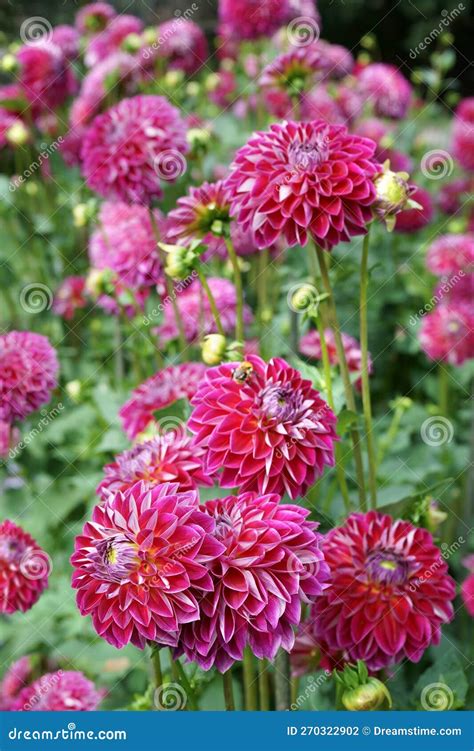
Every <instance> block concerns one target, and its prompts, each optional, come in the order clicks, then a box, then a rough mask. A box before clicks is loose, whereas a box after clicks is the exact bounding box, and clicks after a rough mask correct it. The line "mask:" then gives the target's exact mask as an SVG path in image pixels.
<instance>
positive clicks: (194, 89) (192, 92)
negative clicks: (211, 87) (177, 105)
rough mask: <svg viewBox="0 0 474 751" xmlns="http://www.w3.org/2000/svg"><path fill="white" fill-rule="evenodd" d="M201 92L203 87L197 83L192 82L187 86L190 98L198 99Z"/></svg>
mask: <svg viewBox="0 0 474 751" xmlns="http://www.w3.org/2000/svg"><path fill="white" fill-rule="evenodd" d="M200 91H201V87H200V86H199V84H198V82H197V81H190V82H189V83H188V84H187V86H186V94H187V95H188V96H193V97H197V96H199V92H200Z"/></svg>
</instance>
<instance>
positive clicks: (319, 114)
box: [300, 84, 347, 124]
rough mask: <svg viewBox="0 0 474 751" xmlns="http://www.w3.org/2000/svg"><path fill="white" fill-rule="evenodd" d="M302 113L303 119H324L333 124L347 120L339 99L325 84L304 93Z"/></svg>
mask: <svg viewBox="0 0 474 751" xmlns="http://www.w3.org/2000/svg"><path fill="white" fill-rule="evenodd" d="M300 114H301V118H300V119H301V120H324V121H325V122H327V123H331V124H333V123H335V124H337V123H344V122H346V120H347V118H346V117H345V115H344V113H343V112H342V110H341V108H340V107H339V105H338V103H337V101H336V100H335V99H334V97H332V96H331V95H330V93H329V91H328V88H327V86H324V85H323V84H320V85H319V86H316V88H315V89H313V90H312V91H310V92H308V93H307V94H304V95H303V97H302V98H301V106H300Z"/></svg>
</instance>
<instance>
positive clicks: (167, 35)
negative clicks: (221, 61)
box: [158, 18, 209, 76]
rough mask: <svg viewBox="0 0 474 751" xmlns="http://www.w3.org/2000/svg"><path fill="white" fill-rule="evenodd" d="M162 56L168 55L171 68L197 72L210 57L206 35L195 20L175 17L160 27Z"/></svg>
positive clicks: (188, 73) (190, 73)
mask: <svg viewBox="0 0 474 751" xmlns="http://www.w3.org/2000/svg"><path fill="white" fill-rule="evenodd" d="M158 40H159V41H160V40H161V43H160V44H159V54H160V57H162V56H163V57H166V58H167V60H168V62H169V66H170V68H177V69H178V70H182V71H184V73H186V74H187V75H188V76H191V75H193V74H194V73H197V71H198V70H199V69H200V68H201V67H202V66H203V65H204V63H205V62H206V60H207V59H208V57H209V47H208V44H207V39H206V35H205V34H204V32H203V31H202V29H201V28H200V27H199V26H198V25H197V24H196V23H194V22H193V21H188V20H186V19H184V18H177V19H176V18H175V19H172V20H170V21H165V23H162V24H161V25H160V26H159V27H158Z"/></svg>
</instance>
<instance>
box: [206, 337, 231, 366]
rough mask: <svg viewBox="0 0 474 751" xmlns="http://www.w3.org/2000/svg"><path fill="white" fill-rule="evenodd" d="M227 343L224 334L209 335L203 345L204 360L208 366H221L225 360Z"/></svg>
mask: <svg viewBox="0 0 474 751" xmlns="http://www.w3.org/2000/svg"><path fill="white" fill-rule="evenodd" d="M226 347H227V342H226V338H225V336H222V334H208V335H207V336H206V337H204V339H203V341H202V343H201V350H202V359H203V362H205V363H206V365H219V363H221V362H222V360H223V359H224V355H225V353H226Z"/></svg>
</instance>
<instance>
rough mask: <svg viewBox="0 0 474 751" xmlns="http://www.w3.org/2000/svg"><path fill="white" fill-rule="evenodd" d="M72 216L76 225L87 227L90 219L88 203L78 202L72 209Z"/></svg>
mask: <svg viewBox="0 0 474 751" xmlns="http://www.w3.org/2000/svg"><path fill="white" fill-rule="evenodd" d="M72 216H73V221H74V226H75V227H85V226H86V224H87V222H88V220H89V216H88V211H87V204H86V203H77V204H76V205H75V206H74V208H73V210H72Z"/></svg>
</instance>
